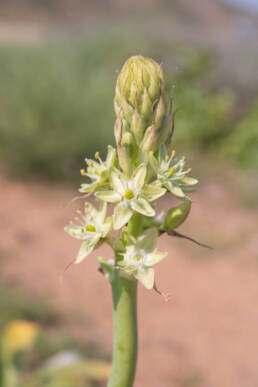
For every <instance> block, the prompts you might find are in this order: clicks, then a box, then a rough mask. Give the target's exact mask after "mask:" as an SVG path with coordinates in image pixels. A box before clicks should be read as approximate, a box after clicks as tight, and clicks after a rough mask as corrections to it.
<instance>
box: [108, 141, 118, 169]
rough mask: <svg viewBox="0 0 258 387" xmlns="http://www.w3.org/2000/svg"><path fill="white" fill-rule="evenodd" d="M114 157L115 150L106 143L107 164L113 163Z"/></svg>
mask: <svg viewBox="0 0 258 387" xmlns="http://www.w3.org/2000/svg"><path fill="white" fill-rule="evenodd" d="M115 159H116V150H115V148H113V147H112V146H111V145H108V151H107V158H106V162H107V165H113V164H114V162H115Z"/></svg>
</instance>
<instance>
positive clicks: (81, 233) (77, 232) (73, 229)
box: [64, 223, 85, 239]
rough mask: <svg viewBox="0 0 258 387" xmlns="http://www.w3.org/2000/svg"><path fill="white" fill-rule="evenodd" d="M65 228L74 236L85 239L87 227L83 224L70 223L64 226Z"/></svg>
mask: <svg viewBox="0 0 258 387" xmlns="http://www.w3.org/2000/svg"><path fill="white" fill-rule="evenodd" d="M64 230H65V232H67V234H69V235H70V236H71V237H73V238H76V239H85V229H84V227H83V226H78V225H76V224H73V223H70V224H69V225H68V226H66V227H65V228H64Z"/></svg>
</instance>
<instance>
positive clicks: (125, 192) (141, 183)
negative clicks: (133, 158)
mask: <svg viewBox="0 0 258 387" xmlns="http://www.w3.org/2000/svg"><path fill="white" fill-rule="evenodd" d="M146 172H147V169H146V165H145V164H144V163H143V164H141V165H139V166H138V167H137V168H136V170H135V171H134V172H133V174H132V176H131V177H128V176H126V175H125V174H124V173H122V172H120V171H118V170H117V169H116V168H113V169H112V170H111V173H110V182H111V186H112V188H113V190H112V191H111V190H110V191H98V192H96V193H95V195H96V197H97V198H98V199H100V200H104V201H107V202H110V203H118V204H117V205H116V207H115V209H114V214H113V225H114V229H115V230H118V229H120V228H121V227H123V226H124V225H125V224H126V223H127V222H128V221H129V220H130V218H131V216H132V215H133V214H134V212H139V213H140V214H142V215H145V216H154V215H155V211H154V209H153V208H152V206H151V205H150V204H149V202H152V201H153V200H156V199H158V198H159V197H161V196H162V195H164V194H165V193H166V189H164V188H161V187H159V186H157V185H154V184H145V177H146Z"/></svg>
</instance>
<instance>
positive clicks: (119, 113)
mask: <svg viewBox="0 0 258 387" xmlns="http://www.w3.org/2000/svg"><path fill="white" fill-rule="evenodd" d="M114 105H115V112H116V117H117V118H116V123H115V138H116V144H117V149H118V157H119V161H120V165H121V167H122V169H123V170H124V172H125V173H129V172H130V171H131V169H132V166H133V165H135V164H137V162H138V163H139V162H140V161H144V160H145V157H144V155H146V152H149V151H155V150H157V149H158V148H159V146H160V145H161V144H163V143H165V142H166V140H167V139H168V137H169V135H170V132H171V129H172V103H171V101H170V98H169V96H168V93H167V90H166V87H165V81H164V74H163V70H162V68H161V66H160V65H159V64H158V63H156V62H155V61H154V60H152V59H148V58H144V57H142V56H134V57H132V58H130V59H128V60H127V61H126V63H125V64H124V66H123V68H122V70H121V72H120V74H119V76H118V79H117V83H116V93H115V100H114Z"/></svg>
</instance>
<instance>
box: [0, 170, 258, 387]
mask: <svg viewBox="0 0 258 387" xmlns="http://www.w3.org/2000/svg"><path fill="white" fill-rule="evenodd" d="M0 186H1V190H0V198H1V210H0V228H1V240H0V258H1V261H0V262H1V277H2V279H4V280H6V281H9V283H15V284H16V285H17V284H18V285H19V286H22V287H25V288H26V289H27V290H29V291H31V292H32V293H33V294H35V295H43V296H44V297H46V298H47V299H48V300H49V302H51V304H52V305H53V307H54V308H55V309H56V310H57V311H58V312H60V313H61V315H62V316H63V318H64V321H65V324H66V325H67V329H69V331H70V332H72V333H73V334H75V335H77V336H79V337H81V338H83V339H85V340H86V339H87V340H91V341H93V342H96V343H99V344H100V345H102V346H104V348H105V349H106V350H107V351H110V352H111V347H112V312H111V294H110V287H109V284H108V282H107V281H106V280H105V279H104V277H102V276H101V274H100V273H99V272H98V271H97V269H98V265H97V263H96V260H95V259H94V255H95V254H92V256H91V257H89V258H88V259H87V260H86V261H85V262H84V263H82V264H81V265H74V266H72V267H71V268H70V269H69V270H68V271H67V272H66V274H65V277H64V281H63V283H62V285H61V284H60V281H59V277H60V273H61V272H62V270H63V269H64V267H65V265H66V264H67V263H68V262H69V261H71V260H72V259H73V258H74V256H75V253H76V251H77V249H78V247H79V244H78V241H76V240H73V239H72V238H70V237H69V236H68V235H66V234H65V233H64V232H63V226H64V225H65V224H67V223H68V221H69V220H70V219H71V218H72V217H73V215H74V209H75V206H74V204H73V205H68V204H67V203H68V202H69V200H70V199H71V198H72V197H73V196H74V193H75V190H74V191H72V190H71V189H67V188H62V187H55V186H53V185H51V184H47V185H46V184H45V185H39V184H36V183H26V184H25V183H22V182H17V181H11V182H10V181H7V180H6V178H4V177H3V176H1V177H0ZM193 198H194V200H195V203H194V206H193V210H192V213H191V216H190V218H189V219H188V221H187V222H186V224H185V225H183V226H182V227H181V229H180V231H181V232H185V233H188V234H190V235H192V236H193V237H195V238H197V239H199V240H201V241H203V242H206V243H209V244H212V245H213V246H214V250H212V251H209V250H206V249H201V248H199V247H197V246H195V245H192V244H191V243H190V242H187V241H183V240H177V239H175V238H169V237H166V236H162V237H161V238H160V243H159V244H160V246H159V247H160V249H161V250H162V249H163V250H168V251H169V256H168V257H167V258H166V260H164V261H163V262H162V263H161V264H159V265H158V267H157V269H156V278H157V284H158V286H159V287H160V288H161V289H162V290H164V291H166V292H169V293H170V294H171V301H170V302H168V303H166V302H165V301H164V300H163V299H162V297H160V296H158V295H157V294H156V293H154V292H149V291H146V290H145V289H143V288H141V287H140V289H139V362H138V370H137V376H136V382H135V387H147V386H148V387H157V386H159V387H173V386H205V387H256V386H258V332H257V327H258V237H257V230H258V217H257V212H255V211H254V210H252V211H251V210H247V209H241V208H239V206H238V203H237V201H236V199H235V195H233V190H230V189H229V188H226V187H224V186H222V185H221V184H219V183H215V182H210V183H207V184H205V185H203V186H201V187H200V189H199V193H195V194H194V196H193ZM171 204H172V203H169V202H168V200H167V201H166V202H163V206H169V205H171ZM77 205H78V204H77ZM98 253H100V254H102V255H103V256H105V257H110V254H111V251H110V250H109V249H108V248H102V249H101V250H99V251H98ZM79 315H80V318H79V319H78V316H79Z"/></svg>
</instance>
